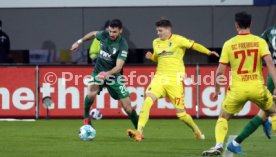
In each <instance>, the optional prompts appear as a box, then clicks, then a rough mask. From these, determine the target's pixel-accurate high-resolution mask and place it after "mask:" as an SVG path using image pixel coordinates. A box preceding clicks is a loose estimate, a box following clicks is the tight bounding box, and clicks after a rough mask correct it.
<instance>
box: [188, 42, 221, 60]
mask: <svg viewBox="0 0 276 157" xmlns="http://www.w3.org/2000/svg"><path fill="white" fill-rule="evenodd" d="M191 48H192V49H193V50H195V51H198V52H200V53H204V54H207V55H215V56H217V57H219V54H218V53H217V52H215V51H210V50H209V49H207V48H206V47H205V46H203V45H201V44H199V43H196V42H194V44H193V45H192V47H191Z"/></svg>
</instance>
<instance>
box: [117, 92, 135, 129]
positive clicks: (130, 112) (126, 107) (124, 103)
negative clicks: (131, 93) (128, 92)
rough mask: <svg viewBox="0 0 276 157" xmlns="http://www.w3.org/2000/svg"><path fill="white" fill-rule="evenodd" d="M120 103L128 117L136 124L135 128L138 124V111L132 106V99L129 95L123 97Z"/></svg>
mask: <svg viewBox="0 0 276 157" xmlns="http://www.w3.org/2000/svg"><path fill="white" fill-rule="evenodd" d="M120 103H121V105H122V107H123V109H124V110H125V112H126V113H127V115H128V118H129V119H130V120H131V122H132V124H133V125H134V127H135V129H137V126H138V115H137V113H136V111H135V110H134V109H133V108H132V107H131V101H130V98H129V97H126V98H121V99H120Z"/></svg>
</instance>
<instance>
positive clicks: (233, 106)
mask: <svg viewBox="0 0 276 157" xmlns="http://www.w3.org/2000/svg"><path fill="white" fill-rule="evenodd" d="M242 93H243V92H242V91H240V90H238V89H234V90H233V89H231V90H230V89H228V91H227V94H226V96H225V98H224V100H223V103H222V109H221V113H220V115H219V118H218V120H217V123H216V127H215V137H216V145H215V147H212V148H210V149H209V150H206V151H203V153H202V155H203V156H209V155H221V154H222V152H223V143H224V140H225V137H226V135H227V132H228V120H229V119H230V118H231V117H232V116H233V115H234V114H235V113H238V112H239V111H240V110H241V109H242V108H243V106H244V104H245V102H246V101H247V95H246V94H242Z"/></svg>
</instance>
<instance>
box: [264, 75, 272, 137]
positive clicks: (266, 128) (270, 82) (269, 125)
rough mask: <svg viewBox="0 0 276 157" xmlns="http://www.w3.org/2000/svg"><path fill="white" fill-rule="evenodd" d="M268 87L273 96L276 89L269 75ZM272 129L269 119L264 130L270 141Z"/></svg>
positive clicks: (265, 122) (267, 79) (267, 78)
mask: <svg viewBox="0 0 276 157" xmlns="http://www.w3.org/2000/svg"><path fill="white" fill-rule="evenodd" d="M266 86H267V89H268V90H269V92H270V93H271V94H272V95H273V90H274V88H275V87H274V83H273V80H272V78H271V76H270V75H269V74H267V77H266ZM274 102H275V101H274ZM271 128H272V125H271V123H270V122H269V120H268V118H266V119H265V121H264V123H263V130H264V132H265V135H266V137H267V138H268V139H271Z"/></svg>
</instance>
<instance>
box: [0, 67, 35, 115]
mask: <svg viewBox="0 0 276 157" xmlns="http://www.w3.org/2000/svg"><path fill="white" fill-rule="evenodd" d="M0 73H1V79H0V102H1V103H0V118H18V117H20V118H35V116H36V96H35V93H36V84H35V83H36V69H35V66H0Z"/></svg>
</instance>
